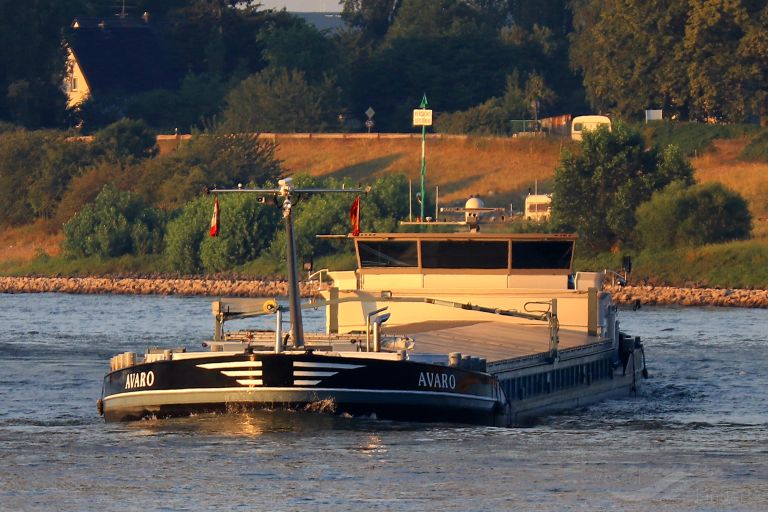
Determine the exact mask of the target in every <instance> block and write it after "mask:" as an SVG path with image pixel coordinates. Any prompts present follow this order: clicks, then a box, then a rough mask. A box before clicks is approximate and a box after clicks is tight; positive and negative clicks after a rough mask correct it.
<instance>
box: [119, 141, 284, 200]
mask: <svg viewBox="0 0 768 512" xmlns="http://www.w3.org/2000/svg"><path fill="white" fill-rule="evenodd" d="M134 173H135V176H136V182H137V183H136V191H137V192H138V193H139V194H140V195H141V196H142V197H143V198H144V199H145V200H146V201H147V202H150V203H152V204H155V205H158V206H161V207H163V208H166V209H174V208H180V207H181V206H183V205H184V204H185V203H187V201H190V200H192V199H194V198H196V197H197V196H199V194H200V192H201V191H202V190H203V189H204V188H205V187H210V186H212V185H219V186H224V185H226V186H235V185H237V184H238V183H242V184H243V185H246V184H249V183H252V184H255V185H258V186H263V185H265V184H266V183H269V182H274V181H276V180H277V179H278V178H279V177H280V176H281V175H282V170H281V169H280V162H279V161H278V160H277V158H276V157H275V145H274V143H272V142H269V141H265V140H262V139H260V138H259V137H258V136H256V135H255V134H243V135H230V134H218V133H215V132H211V133H198V134H193V135H192V138H191V139H190V141H189V142H187V143H185V144H183V145H181V146H180V147H179V148H178V149H177V150H176V151H174V152H173V153H170V154H168V155H164V156H162V157H158V158H153V159H150V160H145V161H144V162H142V164H141V165H140V166H139V167H138V168H136V169H134Z"/></svg>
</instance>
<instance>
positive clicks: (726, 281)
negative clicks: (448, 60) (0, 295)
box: [0, 136, 768, 288]
mask: <svg viewBox="0 0 768 512" xmlns="http://www.w3.org/2000/svg"><path fill="white" fill-rule="evenodd" d="M749 143H750V139H749V138H748V137H740V138H737V139H728V140H725V139H717V140H714V141H711V143H710V144H709V145H708V146H705V147H704V149H703V150H702V151H697V152H696V155H695V156H694V157H693V158H692V159H691V163H692V165H693V167H694V170H695V175H694V177H695V179H696V180H697V181H699V182H702V183H707V182H719V183H722V184H724V185H726V186H728V187H729V188H731V189H732V190H734V191H736V192H738V193H740V194H741V195H742V196H743V197H744V198H745V199H746V201H747V203H748V205H749V209H750V211H751V213H752V215H753V223H754V224H753V225H754V229H753V240H751V241H747V242H731V243H726V244H718V245H716V246H706V247H703V248H698V249H695V250H694V249H687V250H676V251H672V252H669V253H668V254H664V255H661V254H648V253H638V254H636V255H635V257H636V265H635V277H636V278H637V279H642V280H645V281H650V282H656V283H669V284H677V285H681V284H708V285H714V286H745V287H758V288H760V287H762V288H764V287H766V286H768V278H766V276H765V275H763V274H764V272H761V271H758V269H760V268H765V267H766V260H767V257H766V255H767V254H768V162H765V161H756V162H754V161H745V160H743V158H742V151H743V149H744V148H745V147H746V146H747V145H748V144H749ZM564 148H568V149H570V150H571V151H576V152H577V151H578V150H579V146H578V145H576V144H574V143H572V142H570V141H568V140H564V139H555V138H549V139H547V138H493V137H487V138H484V137H443V138H436V137H435V138H429V139H428V140H427V145H426V152H427V167H428V173H427V183H428V195H429V196H431V197H430V200H433V198H434V192H435V186H437V187H439V190H440V204H441V205H447V204H461V203H462V202H463V201H464V200H465V199H466V198H467V197H469V196H470V195H475V196H481V197H483V198H484V199H485V201H486V203H487V204H488V205H492V206H500V207H506V208H509V207H510V205H511V206H512V208H514V209H516V210H520V209H521V208H522V204H523V201H524V197H525V195H527V193H528V190H529V188H533V187H534V184H535V183H538V187H539V191H540V192H550V191H551V190H552V185H553V183H552V180H553V175H554V169H555V167H556V166H557V165H558V162H559V158H560V154H561V151H562V150H563V149H564ZM275 156H276V157H277V159H278V160H280V162H281V167H282V169H283V172H284V174H286V175H293V174H306V175H310V176H315V177H318V178H320V177H322V178H332V179H334V180H346V181H347V182H351V183H364V184H367V183H371V182H372V181H373V180H374V179H376V178H381V177H385V176H393V175H396V174H399V173H400V174H403V175H405V176H406V178H407V179H411V180H412V181H413V190H414V193H415V192H416V190H417V189H418V187H419V172H420V157H421V140H420V137H413V138H387V137H385V136H382V137H380V138H373V137H372V138H367V139H354V138H350V139H335V138H294V137H286V138H283V139H281V138H280V137H278V139H277V146H276V150H275ZM401 193H402V191H401ZM402 195H403V197H400V198H392V200H396V201H399V202H401V205H400V207H401V208H403V207H404V208H407V193H406V194H402ZM364 202H365V201H364ZM414 208H416V206H415V205H414ZM363 211H364V212H365V209H364V210H363ZM207 215H208V214H207V213H204V214H202V215H201V216H200V217H201V219H202V220H201V221H200V222H207V220H206V219H207ZM364 215H365V213H364ZM62 241H63V235H62V234H61V233H60V232H59V230H58V229H57V228H56V226H52V225H51V223H50V221H48V222H46V221H45V220H39V221H37V222H35V223H32V224H28V225H24V226H17V227H9V228H6V229H5V230H4V231H2V233H0V273H3V274H29V273H40V274H53V273H62V274H76V275H84V274H88V273H93V274H103V273H120V272H158V271H168V270H169V269H168V268H167V267H164V266H163V265H162V258H161V257H160V256H152V255H147V256H143V257H136V258H134V257H130V256H123V257H120V258H114V259H108V260H104V259H100V258H86V259H75V260H73V259H71V258H69V259H67V258H61V257H59V256H60V254H61V243H62ZM578 265H579V266H581V267H582V268H600V267H603V268H609V267H610V268H617V267H619V266H620V255H619V254H609V253H606V254H605V255H604V256H602V257H599V256H598V257H589V258H586V259H580V260H579V261H578ZM233 270H235V271H241V272H246V273H250V274H263V275H266V274H269V273H271V272H274V271H279V268H276V267H275V266H274V265H272V266H267V267H265V266H264V265H260V264H256V265H254V264H251V265H246V266H244V267H242V268H240V270H238V269H237V268H235V269H233Z"/></svg>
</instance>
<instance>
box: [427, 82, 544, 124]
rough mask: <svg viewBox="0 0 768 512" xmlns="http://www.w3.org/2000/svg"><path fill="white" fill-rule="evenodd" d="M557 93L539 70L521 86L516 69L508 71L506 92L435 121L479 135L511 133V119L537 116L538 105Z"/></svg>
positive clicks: (443, 115)
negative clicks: (550, 87)
mask: <svg viewBox="0 0 768 512" xmlns="http://www.w3.org/2000/svg"><path fill="white" fill-rule="evenodd" d="M554 96H555V95H554V93H553V92H552V91H551V90H550V89H549V88H548V87H547V86H546V85H545V84H544V79H543V78H542V76H541V75H539V74H538V73H535V72H534V73H531V74H530V75H529V76H528V78H527V80H526V81H525V85H524V86H521V83H520V72H519V71H518V70H517V69H515V70H514V71H513V72H512V73H511V74H509V75H507V86H506V88H505V90H504V95H503V96H501V97H494V98H491V99H489V100H487V101H485V102H483V103H481V104H480V105H477V106H474V107H472V108H469V109H467V110H464V111H460V112H453V113H446V114H441V115H440V116H439V117H438V118H437V122H436V123H435V126H436V129H437V130H438V131H440V132H444V133H473V134H478V135H508V134H510V133H512V129H513V127H512V125H511V123H510V120H513V119H521V118H523V119H525V118H527V117H528V116H529V115H530V116H532V117H534V118H537V117H538V114H539V112H541V111H540V110H539V109H540V108H541V107H543V106H546V105H550V104H552V103H553V101H554Z"/></svg>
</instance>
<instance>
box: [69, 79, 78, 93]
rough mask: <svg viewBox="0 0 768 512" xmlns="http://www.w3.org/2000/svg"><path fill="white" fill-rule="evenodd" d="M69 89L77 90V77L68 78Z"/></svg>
mask: <svg viewBox="0 0 768 512" xmlns="http://www.w3.org/2000/svg"><path fill="white" fill-rule="evenodd" d="M69 89H70V90H72V91H76V90H77V77H75V76H73V77H72V78H70V79H69Z"/></svg>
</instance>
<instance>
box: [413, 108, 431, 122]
mask: <svg viewBox="0 0 768 512" xmlns="http://www.w3.org/2000/svg"><path fill="white" fill-rule="evenodd" d="M413 126H432V111H431V110H430V109H426V108H415V109H413Z"/></svg>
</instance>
